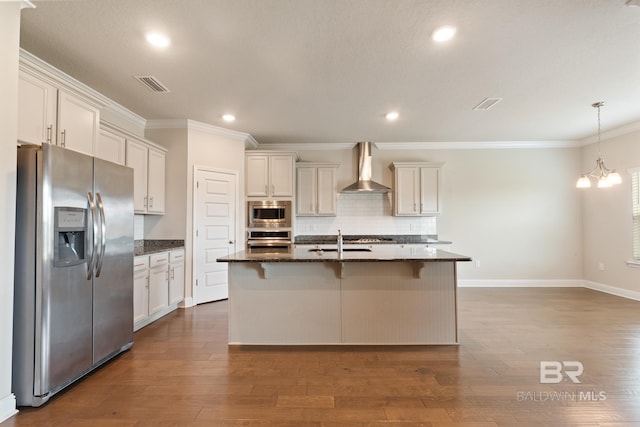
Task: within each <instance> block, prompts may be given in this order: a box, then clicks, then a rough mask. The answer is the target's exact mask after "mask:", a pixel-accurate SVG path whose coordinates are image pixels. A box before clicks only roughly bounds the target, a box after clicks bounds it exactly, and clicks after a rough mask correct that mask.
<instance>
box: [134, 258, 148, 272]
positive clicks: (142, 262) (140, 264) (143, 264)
mask: <svg viewBox="0 0 640 427" xmlns="http://www.w3.org/2000/svg"><path fill="white" fill-rule="evenodd" d="M147 268H149V257H148V256H137V257H135V258H134V259H133V271H134V272H138V271H144V270H146V269H147Z"/></svg>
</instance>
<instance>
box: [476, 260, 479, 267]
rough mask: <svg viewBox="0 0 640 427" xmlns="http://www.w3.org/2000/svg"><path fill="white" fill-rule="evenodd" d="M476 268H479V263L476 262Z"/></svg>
mask: <svg viewBox="0 0 640 427" xmlns="http://www.w3.org/2000/svg"><path fill="white" fill-rule="evenodd" d="M476 268H480V261H478V260H476Z"/></svg>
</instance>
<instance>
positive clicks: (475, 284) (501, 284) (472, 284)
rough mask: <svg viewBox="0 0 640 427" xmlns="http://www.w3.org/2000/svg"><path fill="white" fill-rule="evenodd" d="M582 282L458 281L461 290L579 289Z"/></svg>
mask: <svg viewBox="0 0 640 427" xmlns="http://www.w3.org/2000/svg"><path fill="white" fill-rule="evenodd" d="M582 286H584V283H583V280H572V279H566V280H565V279H558V280H493V279H487V280H458V287H461V288H579V287H582Z"/></svg>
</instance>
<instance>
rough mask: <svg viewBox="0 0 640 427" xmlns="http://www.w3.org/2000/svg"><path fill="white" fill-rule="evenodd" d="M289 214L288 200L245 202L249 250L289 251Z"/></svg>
mask: <svg viewBox="0 0 640 427" xmlns="http://www.w3.org/2000/svg"><path fill="white" fill-rule="evenodd" d="M291 215H292V213H291V201H290V200H260V201H258V200H251V201H249V202H247V218H248V224H247V226H248V228H247V248H248V250H249V252H289V251H290V250H291V243H292V238H291V233H292V230H291Z"/></svg>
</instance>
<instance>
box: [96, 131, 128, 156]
mask: <svg viewBox="0 0 640 427" xmlns="http://www.w3.org/2000/svg"><path fill="white" fill-rule="evenodd" d="M126 143H127V138H125V136H124V135H122V134H119V133H116V132H111V131H110V130H107V129H100V134H99V135H98V141H97V143H96V147H95V150H94V151H95V154H94V155H95V156H96V157H98V158H100V159H102V160H108V161H110V162H113V163H117V164H119V165H124V164H125V159H126Z"/></svg>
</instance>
